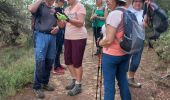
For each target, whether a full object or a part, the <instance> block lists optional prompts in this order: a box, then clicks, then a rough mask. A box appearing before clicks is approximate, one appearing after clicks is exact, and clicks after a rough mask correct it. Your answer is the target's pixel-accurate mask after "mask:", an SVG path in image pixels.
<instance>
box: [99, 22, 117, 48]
mask: <svg viewBox="0 0 170 100" xmlns="http://www.w3.org/2000/svg"><path fill="white" fill-rule="evenodd" d="M115 33H116V28H115V27H113V26H110V25H106V38H105V39H104V40H101V41H100V42H99V45H100V46H102V47H108V46H109V45H111V43H112V42H113V41H114V39H115Z"/></svg>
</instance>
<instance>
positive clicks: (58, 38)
mask: <svg viewBox="0 0 170 100" xmlns="http://www.w3.org/2000/svg"><path fill="white" fill-rule="evenodd" d="M63 43H64V29H60V30H59V31H58V33H57V34H56V57H55V61H54V68H57V67H60V66H61V63H60V54H61V52H62V48H63Z"/></svg>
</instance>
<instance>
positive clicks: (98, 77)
mask: <svg viewBox="0 0 170 100" xmlns="http://www.w3.org/2000/svg"><path fill="white" fill-rule="evenodd" d="M98 57H99V59H98V71H97V84H96V100H97V98H98V97H97V95H98V88H99V86H100V97H99V98H100V100H101V97H102V96H101V95H102V94H101V93H102V66H101V53H100V54H99V55H98ZM99 80H100V85H99Z"/></svg>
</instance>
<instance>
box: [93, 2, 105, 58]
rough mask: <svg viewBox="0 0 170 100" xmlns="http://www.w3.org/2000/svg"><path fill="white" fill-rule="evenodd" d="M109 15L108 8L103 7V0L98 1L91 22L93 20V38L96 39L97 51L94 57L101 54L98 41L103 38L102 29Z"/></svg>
mask: <svg viewBox="0 0 170 100" xmlns="http://www.w3.org/2000/svg"><path fill="white" fill-rule="evenodd" d="M107 15H108V11H107V9H106V7H105V6H104V5H103V1H102V0H96V6H95V8H94V9H93V11H92V15H91V18H90V19H91V20H92V28H93V36H94V38H95V44H96V48H97V51H96V53H95V54H94V55H98V54H99V53H100V50H101V48H100V46H99V45H98V44H97V39H98V38H99V37H100V36H101V33H100V32H101V28H102V26H103V25H104V24H105V20H106V17H107Z"/></svg>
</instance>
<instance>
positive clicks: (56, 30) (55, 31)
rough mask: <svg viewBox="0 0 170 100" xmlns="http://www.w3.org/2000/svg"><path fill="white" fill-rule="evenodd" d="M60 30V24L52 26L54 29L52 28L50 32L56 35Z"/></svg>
mask: <svg viewBox="0 0 170 100" xmlns="http://www.w3.org/2000/svg"><path fill="white" fill-rule="evenodd" d="M58 30H59V28H58V26H56V27H52V30H51V32H50V33H51V34H53V35H55V34H57V32H58Z"/></svg>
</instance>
